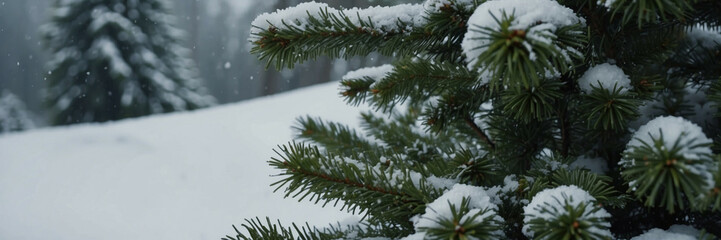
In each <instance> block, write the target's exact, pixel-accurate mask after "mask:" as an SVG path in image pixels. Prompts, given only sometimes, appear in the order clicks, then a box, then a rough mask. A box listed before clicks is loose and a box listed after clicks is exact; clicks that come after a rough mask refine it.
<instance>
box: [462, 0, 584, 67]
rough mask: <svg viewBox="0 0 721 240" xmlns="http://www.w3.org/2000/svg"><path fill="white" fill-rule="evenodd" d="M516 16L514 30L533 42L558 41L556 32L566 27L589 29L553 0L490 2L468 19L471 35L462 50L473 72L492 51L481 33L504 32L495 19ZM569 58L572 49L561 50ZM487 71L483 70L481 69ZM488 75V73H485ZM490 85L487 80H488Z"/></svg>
mask: <svg viewBox="0 0 721 240" xmlns="http://www.w3.org/2000/svg"><path fill="white" fill-rule="evenodd" d="M504 12H505V13H506V14H508V15H513V16H515V20H514V21H513V22H512V23H511V26H510V29H511V30H525V31H526V32H527V33H526V38H527V39H529V40H533V41H538V42H543V43H551V41H552V38H555V35H554V34H553V32H555V31H556V30H557V29H558V28H560V27H564V26H571V25H575V24H582V25H585V22H586V20H585V19H583V18H580V17H578V16H576V14H575V13H574V12H573V10H571V9H569V8H567V7H564V6H562V5H560V4H558V2H556V1H552V0H493V1H487V2H485V3H483V4H481V5H480V6H478V8H476V10H475V11H474V12H473V15H471V17H470V18H469V19H468V32H466V34H465V36H464V38H463V42H462V43H461V47H462V48H463V53H464V54H465V55H466V57H467V58H466V61H467V63H468V68H469V69H475V68H476V67H477V66H476V64H477V62H478V56H480V55H481V54H482V53H483V52H485V51H486V49H488V44H490V40H489V39H484V38H486V37H487V36H486V35H485V34H483V33H481V32H479V31H480V30H481V29H483V28H490V29H496V30H498V29H500V26H499V25H498V23H497V22H496V20H495V19H494V17H495V18H498V19H499V20H500V18H501V16H503V13H504ZM526 47H527V48H528V50H529V52H530V54H531V56H530V57H531V59H533V58H534V56H533V55H534V54H533V49H530V45H528V44H526ZM559 50H561V52H562V53H563V54H565V55H567V53H566V51H577V50H572V49H559ZM481 70H482V71H483V68H481ZM483 72H486V71H483ZM486 81H487V80H486Z"/></svg>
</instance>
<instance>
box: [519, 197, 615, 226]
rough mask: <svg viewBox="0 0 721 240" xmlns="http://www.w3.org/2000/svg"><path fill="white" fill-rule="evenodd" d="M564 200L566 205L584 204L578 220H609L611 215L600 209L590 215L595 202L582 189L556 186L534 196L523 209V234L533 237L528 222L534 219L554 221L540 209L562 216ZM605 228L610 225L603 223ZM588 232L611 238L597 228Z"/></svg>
mask: <svg viewBox="0 0 721 240" xmlns="http://www.w3.org/2000/svg"><path fill="white" fill-rule="evenodd" d="M564 200H567V201H568V204H570V205H573V206H578V205H579V204H581V203H585V204H586V209H585V211H584V213H583V215H582V216H580V217H579V219H593V218H609V217H611V214H609V213H608V212H606V210H605V209H600V210H599V211H597V212H593V213H591V211H592V210H593V208H594V205H593V203H594V202H595V201H596V198H594V197H593V196H591V194H589V193H588V192H586V191H584V190H583V189H580V188H578V187H577V186H574V185H569V186H558V187H556V188H552V189H546V190H543V191H541V192H539V193H537V194H536V195H535V196H533V199H532V200H531V203H530V204H528V205H527V206H525V207H523V213H524V215H525V216H524V217H523V223H524V225H523V229H522V231H523V234H525V235H526V236H528V237H533V235H534V232H533V230H531V228H530V225H529V223H530V221H531V220H532V219H535V218H543V219H547V220H550V219H554V218H555V216H554V214H552V213H549V212H546V211H541V209H543V208H546V209H548V210H549V211H552V212H554V213H555V214H558V215H560V214H562V211H564V209H565V208H564V206H565V203H564ZM603 224H604V225H605V227H610V226H611V224H610V223H608V222H604V223H603ZM587 231H589V232H594V233H598V234H602V235H604V236H608V237H612V234H611V232H610V231H609V230H607V229H606V230H603V229H599V228H595V227H592V228H590V229H587Z"/></svg>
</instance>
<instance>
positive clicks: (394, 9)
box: [249, 1, 426, 41]
mask: <svg viewBox="0 0 721 240" xmlns="http://www.w3.org/2000/svg"><path fill="white" fill-rule="evenodd" d="M321 12H327V13H329V14H333V15H336V16H340V13H341V12H342V13H343V14H345V16H348V18H349V19H350V21H351V22H352V23H353V24H354V25H355V26H358V27H360V26H361V25H360V22H361V21H363V22H368V21H370V22H371V23H372V24H373V27H372V28H371V27H366V28H365V30H369V31H371V30H372V31H378V32H380V33H388V32H399V31H401V30H402V31H406V32H410V31H412V30H413V28H414V27H420V26H422V25H423V24H425V23H426V19H425V18H424V17H423V16H424V15H423V14H424V9H423V5H421V4H398V5H395V6H389V7H383V6H375V7H369V8H362V9H361V8H351V9H340V10H339V9H335V8H332V7H330V6H328V4H325V3H317V2H315V1H311V2H305V3H301V4H298V5H296V6H294V7H289V8H286V9H279V10H277V11H275V12H273V13H263V14H261V15H260V16H258V17H256V18H255V20H253V22H252V23H251V26H254V27H253V28H251V30H250V38H249V40H250V41H256V40H258V39H259V37H258V35H257V34H258V33H260V32H261V31H267V30H268V29H269V28H270V27H275V28H278V29H287V28H288V27H286V26H285V25H286V24H287V25H289V26H290V27H292V28H297V29H299V30H306V29H307V28H308V27H309V16H313V17H315V18H320V15H321ZM399 21H400V22H402V23H403V24H399ZM403 25H405V27H406V28H405V29H400V28H399V26H403ZM329 29H332V28H329ZM344 30H346V31H356V29H344ZM334 31H336V30H334Z"/></svg>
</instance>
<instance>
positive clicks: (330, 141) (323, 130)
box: [294, 117, 385, 165]
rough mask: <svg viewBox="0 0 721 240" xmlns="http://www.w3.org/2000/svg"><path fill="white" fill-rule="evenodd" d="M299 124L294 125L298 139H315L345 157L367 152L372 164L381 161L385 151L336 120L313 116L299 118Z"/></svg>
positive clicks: (328, 149)
mask: <svg viewBox="0 0 721 240" xmlns="http://www.w3.org/2000/svg"><path fill="white" fill-rule="evenodd" d="M297 122H298V125H297V126H296V127H294V129H295V130H296V131H297V133H298V135H296V138H298V139H306V140H310V141H313V142H315V143H317V144H319V145H321V146H323V147H324V148H325V150H326V151H328V152H332V153H334V154H338V155H341V156H344V157H358V154H365V155H367V158H364V159H368V160H370V162H366V163H367V164H370V165H375V164H377V163H378V162H379V159H380V156H381V155H383V154H384V153H385V151H383V149H382V148H381V147H380V146H378V145H376V144H372V143H370V142H369V141H368V140H366V139H365V138H364V137H362V136H359V135H358V134H357V133H356V132H355V131H354V130H352V129H350V128H349V127H348V126H346V125H342V124H339V123H334V122H323V120H321V119H313V118H311V117H306V118H298V119H297Z"/></svg>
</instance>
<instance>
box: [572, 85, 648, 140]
mask: <svg viewBox="0 0 721 240" xmlns="http://www.w3.org/2000/svg"><path fill="white" fill-rule="evenodd" d="M584 97H585V99H584V103H583V108H584V109H587V111H586V112H584V115H585V116H586V120H587V121H588V128H590V129H598V130H604V131H605V130H611V131H625V130H626V125H627V124H626V122H627V120H628V119H635V118H636V117H638V106H639V101H638V99H636V98H634V96H633V95H630V94H622V93H621V88H620V87H617V86H615V87H614V88H613V90H609V89H601V88H597V87H595V86H593V91H592V92H591V94H588V95H586V96H584Z"/></svg>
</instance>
